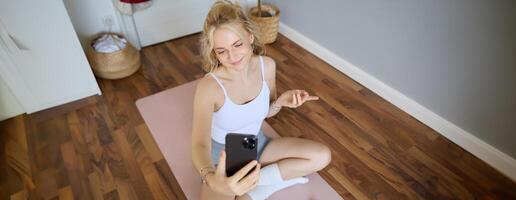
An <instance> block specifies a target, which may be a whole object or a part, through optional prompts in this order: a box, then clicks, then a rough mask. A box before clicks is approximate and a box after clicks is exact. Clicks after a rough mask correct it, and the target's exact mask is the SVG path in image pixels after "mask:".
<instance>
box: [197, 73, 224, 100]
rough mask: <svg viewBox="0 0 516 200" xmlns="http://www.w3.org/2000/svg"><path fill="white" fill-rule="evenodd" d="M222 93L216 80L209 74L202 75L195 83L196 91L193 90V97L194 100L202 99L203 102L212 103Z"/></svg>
mask: <svg viewBox="0 0 516 200" xmlns="http://www.w3.org/2000/svg"><path fill="white" fill-rule="evenodd" d="M221 94H222V95H223V92H222V90H221V89H220V86H218V84H217V81H216V80H215V79H214V78H213V77H212V76H210V75H207V76H204V77H203V78H201V79H200V80H199V83H197V87H196V91H195V99H196V101H199V100H200V101H202V102H205V103H210V104H214V103H215V101H216V99H217V98H218V97H219V96H220V95H221Z"/></svg>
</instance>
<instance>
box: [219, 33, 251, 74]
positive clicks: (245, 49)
mask: <svg viewBox="0 0 516 200" xmlns="http://www.w3.org/2000/svg"><path fill="white" fill-rule="evenodd" d="M231 26H232V28H227V27H220V28H217V29H216V30H215V31H214V32H213V51H214V52H215V56H216V57H217V59H218V60H219V62H220V63H221V64H222V65H224V66H226V67H229V68H231V69H235V70H237V71H240V70H242V69H244V68H245V67H247V66H248V65H249V60H250V59H251V56H252V55H253V49H252V47H251V44H252V43H253V40H254V37H253V35H252V34H249V33H248V32H247V31H245V30H244V29H243V28H242V27H240V26H237V25H231ZM235 31H238V32H239V33H241V34H240V35H242V38H241V37H240V36H239V34H237V33H235Z"/></svg>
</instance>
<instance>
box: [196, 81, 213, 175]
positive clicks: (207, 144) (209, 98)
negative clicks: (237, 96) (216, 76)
mask: <svg viewBox="0 0 516 200" xmlns="http://www.w3.org/2000/svg"><path fill="white" fill-rule="evenodd" d="M208 81H209V80H207V79H206V78H203V79H201V80H200V81H199V83H198V85H197V89H196V91H195V97H194V102H193V122H192V161H193V164H194V166H195V168H196V169H197V171H198V172H199V171H200V170H201V169H203V168H207V167H211V166H212V160H211V120H212V114H213V109H214V106H213V105H214V100H213V99H214V98H213V96H214V95H212V92H210V88H209V84H208Z"/></svg>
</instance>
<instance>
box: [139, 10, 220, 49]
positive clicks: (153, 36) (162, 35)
mask: <svg viewBox="0 0 516 200" xmlns="http://www.w3.org/2000/svg"><path fill="white" fill-rule="evenodd" d="M213 2H214V1H213V0H153V1H152V6H150V7H149V8H147V9H145V10H142V11H138V12H136V13H134V15H133V17H134V22H135V25H136V30H137V32H138V37H139V38H140V44H141V45H142V46H148V45H151V44H156V43H159V42H163V41H167V40H170V39H174V38H178V37H181V36H185V35H189V34H192V33H196V32H199V31H201V30H202V25H203V23H204V18H205V17H206V14H207V13H208V10H209V8H210V6H211V5H212V4H213Z"/></svg>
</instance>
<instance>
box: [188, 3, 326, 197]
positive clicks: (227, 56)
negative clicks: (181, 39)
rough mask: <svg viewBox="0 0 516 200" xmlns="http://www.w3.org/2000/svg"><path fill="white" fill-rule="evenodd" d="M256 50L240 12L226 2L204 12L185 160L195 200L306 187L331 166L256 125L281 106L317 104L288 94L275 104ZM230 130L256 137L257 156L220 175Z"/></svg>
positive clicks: (319, 154)
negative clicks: (197, 185) (197, 188)
mask: <svg viewBox="0 0 516 200" xmlns="http://www.w3.org/2000/svg"><path fill="white" fill-rule="evenodd" d="M263 48H264V46H263V44H261V43H260V41H259V38H258V37H257V34H256V28H255V26H254V24H253V23H252V22H251V21H250V20H249V19H248V18H247V16H246V15H245V14H244V12H243V11H242V10H241V8H240V6H238V5H235V4H233V3H231V2H228V1H222V2H216V3H215V4H214V5H213V6H212V8H211V10H210V11H209V13H208V15H207V17H206V20H205V22H204V29H203V32H202V37H201V54H202V57H203V61H204V69H205V70H206V71H208V72H209V73H208V74H207V75H206V76H205V77H204V78H202V79H201V80H200V81H199V83H198V85H197V90H196V92H195V99H194V109H193V127H192V159H193V163H194V166H195V167H196V168H197V170H198V171H199V173H200V175H201V178H202V180H203V185H202V189H201V199H224V200H226V199H235V198H236V199H253V200H257V199H266V198H267V197H269V196H270V195H271V194H272V193H274V192H275V191H277V190H280V189H282V188H285V187H288V186H291V185H294V184H299V183H306V182H307V181H308V179H307V178H304V177H303V176H305V175H308V174H311V173H314V172H317V171H319V170H321V169H323V168H324V167H325V166H327V165H328V164H329V162H330V160H331V154H330V150H329V149H328V147H326V146H324V145H322V144H320V143H317V142H314V141H310V140H307V139H301V138H293V137H281V138H277V139H269V138H267V137H266V136H264V134H263V132H262V131H261V130H260V127H261V124H262V122H263V120H264V119H265V118H266V117H272V116H274V115H276V114H277V113H278V112H279V111H280V109H281V108H282V107H289V108H295V107H298V106H301V105H302V104H303V103H305V102H306V101H312V100H317V99H318V97H316V96H311V95H309V94H308V93H307V92H306V91H304V90H289V91H286V92H284V93H283V94H281V95H280V96H279V97H278V98H276V80H275V78H276V77H275V73H276V65H275V63H274V60H272V59H271V58H269V57H266V56H261V55H262V54H263V51H264V49H263ZM270 102H272V103H270ZM230 132H234V133H247V134H255V135H257V138H258V154H259V157H258V160H257V161H253V162H250V163H249V164H247V165H246V166H245V167H243V168H242V169H241V170H240V171H238V172H237V173H236V174H235V175H233V176H231V177H227V176H226V173H225V159H226V157H225V156H226V155H225V152H224V151H223V149H224V142H225V135H226V134H227V133H230ZM253 168H254V169H253ZM246 174H247V175H246Z"/></svg>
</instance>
